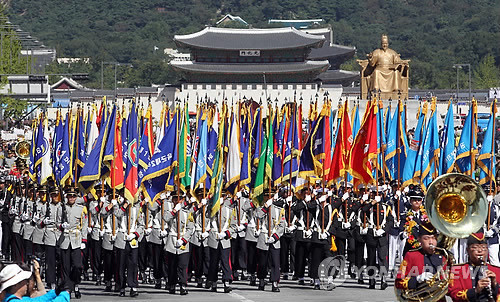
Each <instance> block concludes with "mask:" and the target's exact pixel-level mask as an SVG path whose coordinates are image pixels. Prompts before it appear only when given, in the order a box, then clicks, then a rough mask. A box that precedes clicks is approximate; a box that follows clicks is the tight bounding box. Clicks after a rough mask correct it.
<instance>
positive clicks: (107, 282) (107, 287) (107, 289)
mask: <svg viewBox="0 0 500 302" xmlns="http://www.w3.org/2000/svg"><path fill="white" fill-rule="evenodd" d="M104 291H105V292H107V293H110V292H111V291H112V286H111V281H106V287H105V288H104Z"/></svg>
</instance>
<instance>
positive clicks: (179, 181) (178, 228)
mask: <svg viewBox="0 0 500 302" xmlns="http://www.w3.org/2000/svg"><path fill="white" fill-rule="evenodd" d="M178 110H180V109H178ZM176 122H177V125H176V129H177V132H178V131H179V119H178V118H177V121H176ZM179 174H180V167H179V137H177V203H179V200H180V187H181V178H180V176H179ZM186 196H187V195H186ZM179 212H180V211H177V213H176V216H177V217H176V218H177V219H176V220H177V240H179V239H180V238H181V234H180V233H179V232H180V228H181V225H180V221H179V218H180V215H179Z"/></svg>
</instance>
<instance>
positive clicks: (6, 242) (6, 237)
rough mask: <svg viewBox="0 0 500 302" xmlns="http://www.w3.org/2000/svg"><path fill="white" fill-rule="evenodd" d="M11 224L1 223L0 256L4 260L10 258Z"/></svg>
mask: <svg viewBox="0 0 500 302" xmlns="http://www.w3.org/2000/svg"><path fill="white" fill-rule="evenodd" d="M11 240H12V224H11V223H10V222H4V221H2V255H4V256H5V259H10V256H11V249H10V248H11Z"/></svg>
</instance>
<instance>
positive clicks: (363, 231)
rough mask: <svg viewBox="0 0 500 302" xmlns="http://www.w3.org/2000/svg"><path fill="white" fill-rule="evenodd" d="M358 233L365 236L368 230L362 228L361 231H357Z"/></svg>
mask: <svg viewBox="0 0 500 302" xmlns="http://www.w3.org/2000/svg"><path fill="white" fill-rule="evenodd" d="M359 233H360V234H361V235H366V234H368V228H362V229H360V230H359Z"/></svg>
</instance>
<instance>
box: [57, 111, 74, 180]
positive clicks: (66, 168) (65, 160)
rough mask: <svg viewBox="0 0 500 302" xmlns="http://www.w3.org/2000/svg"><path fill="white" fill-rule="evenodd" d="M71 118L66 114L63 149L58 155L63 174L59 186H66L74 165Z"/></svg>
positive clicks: (60, 169)
mask: <svg viewBox="0 0 500 302" xmlns="http://www.w3.org/2000/svg"><path fill="white" fill-rule="evenodd" d="M70 120H71V119H70V116H69V114H68V115H67V116H66V122H65V123H64V130H63V138H62V146H61V150H60V151H59V152H58V154H57V157H58V158H59V160H58V163H59V164H58V165H59V172H60V176H61V179H60V181H59V186H61V187H64V186H65V185H66V181H67V180H68V179H69V178H70V176H71V172H72V167H73V165H72V163H73V161H72V156H71V151H70V131H69V130H70V129H69V124H70V122H71V121H70Z"/></svg>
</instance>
